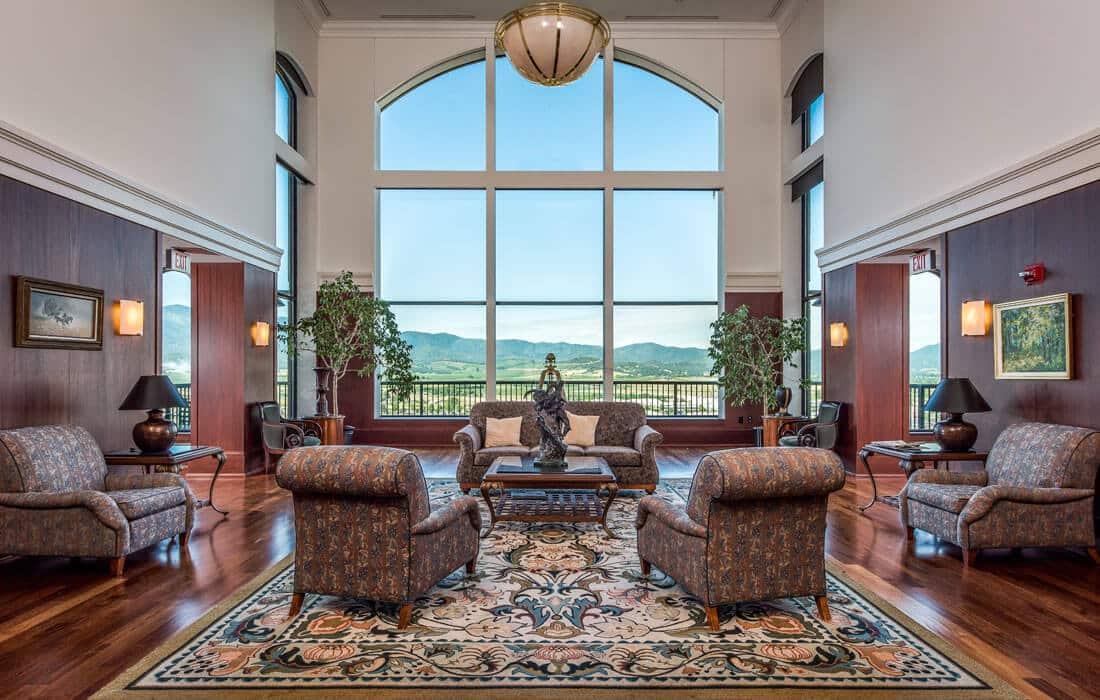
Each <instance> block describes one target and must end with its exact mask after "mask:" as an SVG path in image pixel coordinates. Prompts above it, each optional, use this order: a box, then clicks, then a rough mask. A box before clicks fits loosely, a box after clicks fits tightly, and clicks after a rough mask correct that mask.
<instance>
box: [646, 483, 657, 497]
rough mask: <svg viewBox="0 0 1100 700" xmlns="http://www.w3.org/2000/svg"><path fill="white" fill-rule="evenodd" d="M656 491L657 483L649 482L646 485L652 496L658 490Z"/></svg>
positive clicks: (647, 491)
mask: <svg viewBox="0 0 1100 700" xmlns="http://www.w3.org/2000/svg"><path fill="white" fill-rule="evenodd" d="M656 491H657V484H647V485H646V487H645V492H646V493H648V494H649V495H650V496H652V495H653V494H654V492H656Z"/></svg>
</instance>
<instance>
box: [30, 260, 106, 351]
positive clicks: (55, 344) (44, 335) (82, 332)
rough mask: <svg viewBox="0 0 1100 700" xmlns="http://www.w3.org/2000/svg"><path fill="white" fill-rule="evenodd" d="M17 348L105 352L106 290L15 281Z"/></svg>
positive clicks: (35, 280) (56, 283)
mask: <svg viewBox="0 0 1100 700" xmlns="http://www.w3.org/2000/svg"><path fill="white" fill-rule="evenodd" d="M15 346H16V347H20V348H54V349H62V350H102V349H103V290H102V289H93V288H92V287H81V286H78V285H75V284H64V283H62V282H52V281H50V280H43V279H36V278H34V277H16V278H15Z"/></svg>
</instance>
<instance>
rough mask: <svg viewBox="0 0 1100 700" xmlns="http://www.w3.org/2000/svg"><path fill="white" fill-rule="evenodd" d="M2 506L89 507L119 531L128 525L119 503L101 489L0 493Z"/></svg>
mask: <svg viewBox="0 0 1100 700" xmlns="http://www.w3.org/2000/svg"><path fill="white" fill-rule="evenodd" d="M0 507H3V508H21V509H24V510H56V509H58V508H87V509H88V510H90V511H91V512H92V514H93V515H95V517H96V518H98V519H99V521H100V522H101V523H103V524H104V525H106V526H107V527H109V528H111V529H112V530H115V531H118V530H123V529H125V528H126V527H127V524H126V516H125V515H123V514H122V511H121V510H119V508H118V505H116V504H115V502H114V501H113V500H111V498H110V497H109V496H107V495H106V494H104V493H102V492H100V491H65V492H49V491H37V492H30V493H0Z"/></svg>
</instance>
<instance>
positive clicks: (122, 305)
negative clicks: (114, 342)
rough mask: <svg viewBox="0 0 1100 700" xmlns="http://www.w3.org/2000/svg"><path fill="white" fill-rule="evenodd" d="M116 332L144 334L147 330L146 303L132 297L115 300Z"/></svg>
mask: <svg viewBox="0 0 1100 700" xmlns="http://www.w3.org/2000/svg"><path fill="white" fill-rule="evenodd" d="M114 315H115V333H118V334H119V335H142V334H143V332H144V331H145V303H144V302H141V301H134V300H132V299H119V300H118V301H117V302H115V314H114Z"/></svg>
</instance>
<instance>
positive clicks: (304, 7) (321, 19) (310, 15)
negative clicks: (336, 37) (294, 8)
mask: <svg viewBox="0 0 1100 700" xmlns="http://www.w3.org/2000/svg"><path fill="white" fill-rule="evenodd" d="M298 9H299V10H301V11H302V16H303V17H305V19H306V22H307V23H308V24H309V26H310V27H311V28H312V29H313V32H314V33H315V34H319V33H320V32H321V28H322V27H323V26H324V24H325V20H326V19H328V18H327V17H326V16H325V13H324V11H323V10H322V9H321V8H320V7H318V6H317V2H316V0H298Z"/></svg>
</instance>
